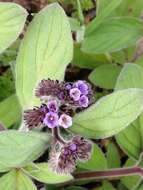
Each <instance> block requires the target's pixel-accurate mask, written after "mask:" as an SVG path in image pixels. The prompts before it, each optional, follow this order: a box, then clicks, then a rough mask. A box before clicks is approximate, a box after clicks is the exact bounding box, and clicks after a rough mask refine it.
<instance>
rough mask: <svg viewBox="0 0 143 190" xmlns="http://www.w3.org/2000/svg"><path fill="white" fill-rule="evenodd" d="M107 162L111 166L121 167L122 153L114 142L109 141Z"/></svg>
mask: <svg viewBox="0 0 143 190" xmlns="http://www.w3.org/2000/svg"><path fill="white" fill-rule="evenodd" d="M107 163H108V167H109V168H119V167H120V155H119V152H118V149H117V147H116V146H115V144H114V143H109V144H108V147H107Z"/></svg>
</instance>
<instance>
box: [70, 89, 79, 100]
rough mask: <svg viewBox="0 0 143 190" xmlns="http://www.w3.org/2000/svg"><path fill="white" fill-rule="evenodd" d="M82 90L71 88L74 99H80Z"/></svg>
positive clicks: (71, 95)
mask: <svg viewBox="0 0 143 190" xmlns="http://www.w3.org/2000/svg"><path fill="white" fill-rule="evenodd" d="M80 95H81V92H80V90H79V89H78V88H72V89H71V90H70V97H71V98H73V100H74V101H78V100H79V99H80Z"/></svg>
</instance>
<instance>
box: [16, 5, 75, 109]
mask: <svg viewBox="0 0 143 190" xmlns="http://www.w3.org/2000/svg"><path fill="white" fill-rule="evenodd" d="M72 51H73V42H72V37H71V30H70V24H69V21H68V18H67V17H66V15H65V13H64V11H63V9H62V8H61V7H60V6H59V5H58V4H57V3H54V4H51V5H49V6H47V7H45V8H44V9H43V10H41V11H40V12H39V13H38V14H37V15H36V16H35V18H34V19H33V21H32V22H31V24H30V25H29V27H28V30H27V33H26V35H25V38H24V40H23V42H22V44H21V47H20V52H19V54H18V58H17V64H16V90H17V95H18V98H19V100H20V103H21V105H22V107H24V108H26V107H30V106H32V105H33V104H34V98H35V96H34V90H35V87H36V86H37V83H38V82H39V81H40V80H41V79H43V78H51V79H60V80H61V79H63V77H64V72H65V68H66V66H67V65H68V63H69V62H70V61H71V59H72Z"/></svg>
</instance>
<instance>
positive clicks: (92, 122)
mask: <svg viewBox="0 0 143 190" xmlns="http://www.w3.org/2000/svg"><path fill="white" fill-rule="evenodd" d="M142 110H143V90H141V89H126V90H121V91H117V92H114V93H112V94H110V95H107V96H105V97H103V98H101V99H100V100H99V101H97V102H96V103H95V104H94V105H92V106H90V108H88V109H87V110H85V111H83V112H81V113H79V114H77V115H76V116H75V117H74V120H73V124H74V125H73V127H72V128H71V130H72V131H73V132H75V133H79V134H82V135H86V136H87V137H92V138H105V137H109V136H112V135H115V134H117V133H119V132H120V131H122V130H123V129H125V128H126V127H127V126H128V125H129V124H130V123H132V122H133V121H134V120H135V119H136V118H137V117H138V116H139V115H140V114H141V112H142Z"/></svg>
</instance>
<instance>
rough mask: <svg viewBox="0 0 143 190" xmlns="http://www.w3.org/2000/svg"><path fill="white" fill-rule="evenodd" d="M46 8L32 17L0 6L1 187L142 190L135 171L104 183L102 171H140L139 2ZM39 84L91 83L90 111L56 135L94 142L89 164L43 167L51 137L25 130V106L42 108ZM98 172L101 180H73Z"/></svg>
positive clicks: (142, 79) (142, 83)
mask: <svg viewBox="0 0 143 190" xmlns="http://www.w3.org/2000/svg"><path fill="white" fill-rule="evenodd" d="M53 2H60V3H61V5H62V6H60V4H58V3H53ZM48 3H49V5H47V6H45V7H44V8H43V9H42V10H41V11H39V12H38V13H36V14H35V15H32V16H31V17H30V16H28V14H29V13H28V12H27V11H26V10H25V9H24V8H23V7H21V6H20V5H18V4H15V3H2V2H1V3H0V15H1V17H0V26H1V27H0V92H1V93H0V101H1V102H0V125H5V126H6V127H7V128H11V129H8V130H7V129H6V130H4V131H0V172H1V177H0V190H16V189H17V190H36V189H37V190H40V188H39V186H38V185H39V184H40V186H41V185H42V186H41V187H42V188H43V189H44V190H46V189H48V190H50V189H65V190H70V189H71V190H72V189H73V190H74V189H75V190H78V189H79V190H86V189H88V188H89V189H93V190H104V189H106V190H124V189H125V190H128V189H129V190H135V189H136V190H141V189H142V187H143V185H142V179H141V176H139V175H137V174H139V173H140V172H137V173H134V174H136V175H133V176H131V177H129V176H124V175H123V176H121V175H119V177H118V178H117V179H116V178H115V179H116V181H115V182H112V181H111V182H109V180H108V176H104V171H106V172H108V171H109V173H110V171H116V168H121V170H122V169H125V168H126V167H130V168H133V169H134V168H135V169H138V168H140V170H141V171H142V170H143V168H142V167H143V164H142V157H141V154H142V151H143V114H142V111H143V68H142V65H143V64H142V55H143V47H142V46H143V44H142V31H143V24H142V18H141V16H142V13H143V8H142V7H143V1H142V0H138V1H134V0H111V1H109V0H97V1H96V6H95V4H94V2H93V1H90V0H84V1H81V0H79V1H65V0H61V1H48ZM70 6H72V9H70V8H69V7H70ZM64 9H65V10H64ZM95 11H96V16H95V18H93V17H94V16H93V15H95ZM93 12H94V14H93ZM92 14H93V15H92ZM67 15H68V17H67ZM91 15H92V16H91ZM27 16H28V17H27ZM90 16H91V18H90ZM71 31H72V33H71ZM20 34H22V35H21V36H20V37H19V35H20ZM21 38H22V40H21ZM42 79H53V80H59V81H60V82H61V81H64V80H65V81H66V82H67V81H68V82H69V81H75V80H76V79H78V80H81V79H83V80H89V81H90V82H91V84H92V89H93V94H92V96H93V97H92V98H93V99H91V102H89V104H88V105H89V107H88V108H85V109H77V110H76V109H75V110H74V111H75V113H74V114H73V124H72V126H71V128H70V130H68V129H67V130H65V129H62V130H61V134H62V136H63V137H64V138H65V139H67V140H68V139H69V138H71V136H72V135H74V134H77V135H82V136H83V137H84V138H85V137H87V138H89V139H90V140H91V141H92V143H91V142H90V141H87V142H88V143H89V142H90V143H91V144H92V155H91V157H90V159H89V160H88V161H87V162H77V168H76V171H75V173H72V174H70V173H56V172H54V171H52V170H51V167H50V163H49V164H48V163H47V160H48V159H49V158H50V156H51V154H50V151H51V149H52V148H51V147H52V146H54V143H55V142H56V141H55V140H57V139H54V138H53V137H52V136H51V129H48V128H46V129H45V128H42V126H41V125H40V126H39V125H38V126H39V128H38V127H37V128H34V129H32V131H27V130H28V129H27V126H25V123H24V119H23V112H24V111H25V109H32V107H33V106H37V107H35V108H34V109H33V110H35V109H38V106H39V105H40V101H39V99H38V98H37V97H35V89H36V87H37V85H38V84H39V83H40V81H41V80H42ZM60 82H59V83H58V84H62V82H61V83H60ZM68 84H69V83H68ZM72 84H73V83H72ZM55 90H57V89H55ZM51 91H52V89H51ZM94 97H95V98H94ZM90 104H91V105H90ZM67 105H68V106H69V108H70V104H67ZM67 105H66V106H67ZM68 106H67V107H68ZM74 106H75V105H74ZM75 107H76V106H75ZM40 108H41V107H40ZM68 111H69V110H68ZM0 128H1V127H0ZM16 128H18V129H17V130H15V129H16ZM3 129H4V128H3V126H2V129H1V130H3ZM67 131H68V132H67ZM69 132H70V134H69ZM52 135H53V136H54V135H55V134H54V133H52ZM54 137H55V136H54ZM80 140H81V141H82V140H83V139H80ZM90 143H89V144H90ZM89 144H88V145H89ZM50 145H51V147H50ZM58 148H59V147H56V148H55V150H58ZM58 153H59V152H58ZM84 154H85V155H86V154H88V152H85V153H84ZM54 156H55V155H54ZM58 156H59V155H58ZM54 159H55V160H54V161H57V160H56V159H58V158H57V157H56V156H55V157H54ZM74 159H75V160H76V159H77V158H74ZM71 160H72V157H71ZM71 160H70V161H71ZM79 161H80V159H79ZM136 166H137V168H136ZM112 169H113V170H112ZM97 170H101V173H102V172H103V176H104V177H107V180H101V182H95V181H94V179H96V178H98V176H96V178H95V176H94V177H91V178H90V177H88V179H85V178H84V177H83V178H82V180H84V181H77V179H76V175H77V176H78V174H79V175H80V174H81V175H82V172H83V173H84V172H85V171H86V172H91V173H92V172H93V171H95V172H96V171H97ZM117 171H118V170H117ZM119 171H120V170H119ZM86 172H85V173H86ZM119 174H120V173H119ZM103 176H102V177H103ZM109 177H114V175H113V176H110V175H109ZM116 177H117V176H116ZM100 179H101V178H100ZM35 180H36V181H38V183H37V182H36V183H35ZM72 182H74V183H73V184H72ZM75 182H76V183H75ZM37 184H38V185H37ZM70 184H71V185H70Z"/></svg>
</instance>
